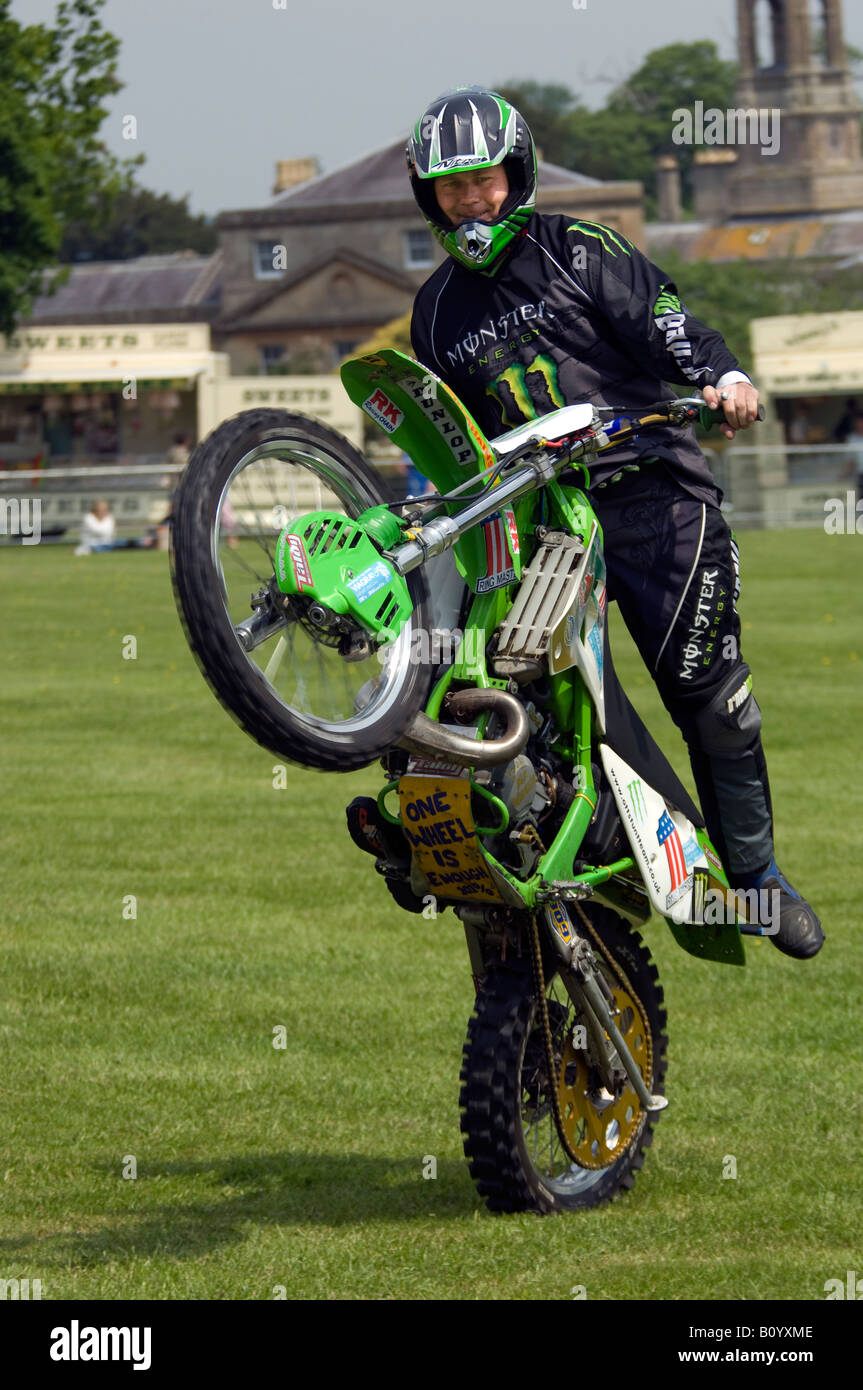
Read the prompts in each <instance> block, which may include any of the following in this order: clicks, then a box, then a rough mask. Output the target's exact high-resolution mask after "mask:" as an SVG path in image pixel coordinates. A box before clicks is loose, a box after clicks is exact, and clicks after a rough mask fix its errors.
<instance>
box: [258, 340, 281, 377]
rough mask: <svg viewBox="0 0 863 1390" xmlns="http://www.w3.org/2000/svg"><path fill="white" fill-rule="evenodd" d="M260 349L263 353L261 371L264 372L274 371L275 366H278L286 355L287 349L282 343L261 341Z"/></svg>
mask: <svg viewBox="0 0 863 1390" xmlns="http://www.w3.org/2000/svg"><path fill="white" fill-rule="evenodd" d="M259 351H260V354H261V371H262V372H264V373H266V372H270V371H272V370H273V368H274V367H278V365H279V363H280V362H281V361H282V359H283V358H284V355H285V349H284V346H283V345H282V343H261V346H260V349H259Z"/></svg>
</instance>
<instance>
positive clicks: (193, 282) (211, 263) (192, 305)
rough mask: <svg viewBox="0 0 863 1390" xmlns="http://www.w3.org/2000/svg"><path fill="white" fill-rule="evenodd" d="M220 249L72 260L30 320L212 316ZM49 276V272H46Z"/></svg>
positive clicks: (33, 310)
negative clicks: (65, 276)
mask: <svg viewBox="0 0 863 1390" xmlns="http://www.w3.org/2000/svg"><path fill="white" fill-rule="evenodd" d="M220 268H221V252H219V251H216V252H214V253H213V254H212V255H211V256H201V255H199V254H198V252H197V251H173V252H170V253H169V254H165V255H161V256H138V257H136V258H135V259H133V260H129V261H88V262H85V263H83V264H78V265H73V266H72V267H71V271H70V274H69V278H68V280H67V281H66V283H65V284H63V285H60V286H59V288H58V289H57V290H56V292H55V293H54V294H44V295H40V296H39V297H38V299H37V300H36V301H35V303H34V305H33V309H32V311H31V313H30V314H29V316H28V322H30V323H40V322H42V323H63V322H69V321H74V322H81V323H86V322H88V320H90V319H94V320H96V319H98V320H104V319H105V318H106V316H107V315H109V314H110V315H111V316H112V317H113V318H115V319H116V320H119V319H123V318H129V317H130V316H133V315H136V316H138V318H139V319H140V318H141V317H142V316H144V317H149V318H152V317H153V316H154V315H155V316H159V315H160V314H162V315H167V316H168V317H173V318H175V319H176V318H198V319H204V318H208V317H211V316H212V315H213V314H214V313H215V311H216V309H217V308H218V293H219V272H220ZM48 278H49V280H50V276H49V277H48Z"/></svg>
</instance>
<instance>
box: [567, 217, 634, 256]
mask: <svg viewBox="0 0 863 1390" xmlns="http://www.w3.org/2000/svg"><path fill="white" fill-rule="evenodd" d="M566 230H567V231H568V232H581V234H582V236H592V237H596V240H597V241H599V242H601V243H602V249H603V251H607V252H608V254H609V255H610V256H615V257H616V256H617V251H615V249H614V248H615V246H616V247H617V248H618V250H620V251H623V252H624V254H625V255H627V256H631V255H632V252H631V251H630V249H629V247H628V246H627V244H626V242H625V241H622V240H621V238H620V237H619V236H617V235H616V233H614V232H613V231H612V230H611V228H610V227H603V226H602V224H601V223H600V222H572V223H570V225H569V226H568V227H567V229H566Z"/></svg>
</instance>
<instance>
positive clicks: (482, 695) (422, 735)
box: [399, 688, 530, 768]
mask: <svg viewBox="0 0 863 1390" xmlns="http://www.w3.org/2000/svg"><path fill="white" fill-rule="evenodd" d="M445 703H446V705H447V707H448V709H450V710H451V711H452V713H453V714H455V715H456V716H458V715H477V714H483V713H485V712H486V711H487V710H490V711H492V713H494V714H500V715H503V716H504V718H505V719H506V729H505V730H504V732H503V734H502V735H501V737H500V738H489V739H475V738H468V737H467V735H466V734H457V733H455V732H454V731H453V730H452V729H444V728H443V727H442V726H441V725H440V724H438V722H437V720H436V719H429V717H428V715H427V714H417V715H416V716H415V717H414V718H413V719H412V720H411V722H410V724H409V725H408V727H407V728H406V729H405V732H404V733H403V735H402V737H401V738H400V739H399V747H400V748H406V749H407V750H408V752H410V753H425V754H427V755H430V756H431V757H433V758H441V759H444V760H445V761H447V762H459V763H466V764H468V765H469V766H471V767H480V768H486V767H497V766H498V765H499V764H500V763H508V762H511V761H512V759H513V758H515V757H517V756H518V754H519V753H521V751H522V749H523V748H524V746H525V744H526V743H527V740H528V738H529V737H530V724H529V723H528V718H527V715H526V713H525V711H524V706H523V705H521V704H519V702H518V700H516V698H515V696H514V695H509V694H507V692H506V691H505V690H496V689H489V690H478V689H476V688H474V689H472V690H456V691H453V693H452V694H451V695H448V696H447V697H446V701H445Z"/></svg>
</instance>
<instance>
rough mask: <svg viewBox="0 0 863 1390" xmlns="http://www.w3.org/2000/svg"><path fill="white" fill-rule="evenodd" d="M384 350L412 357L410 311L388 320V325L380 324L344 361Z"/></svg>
mask: <svg viewBox="0 0 863 1390" xmlns="http://www.w3.org/2000/svg"><path fill="white" fill-rule="evenodd" d="M384 348H395V350H396V351H397V352H404V353H406V354H407V355H408V357H413V355H414V350H413V348H412V346H411V310H410V309H408V311H407V313H405V314H399V316H398V318H395V319H390V321H389V323H384V324H382V325H381V327H380V328H378V329H376V330H375V332H374V333H373V334H372V335H371V337H370V338H366V340H365V342H362V343H358V344H357V346H356V347H355V348H354V349H353V351H352V352H349V353H348V356H347V357H346V358H345V359H344V360H345V361H346V362H347V361H349V359H350V358H352V357H366V356H368V354H369V353H372V352H381V351H382V350H383V349H384ZM340 365H341V364H340Z"/></svg>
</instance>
